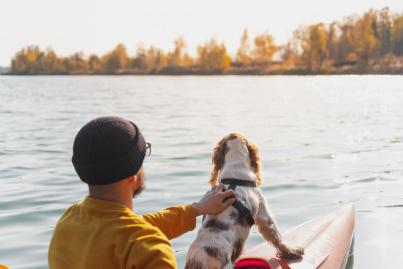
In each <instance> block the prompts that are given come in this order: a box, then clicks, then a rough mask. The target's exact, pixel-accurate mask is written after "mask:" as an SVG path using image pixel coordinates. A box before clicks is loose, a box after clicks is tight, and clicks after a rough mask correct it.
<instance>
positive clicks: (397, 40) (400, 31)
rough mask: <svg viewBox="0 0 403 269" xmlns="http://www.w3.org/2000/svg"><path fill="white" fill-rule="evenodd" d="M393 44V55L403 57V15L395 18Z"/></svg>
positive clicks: (392, 35) (392, 30)
mask: <svg viewBox="0 0 403 269" xmlns="http://www.w3.org/2000/svg"><path fill="white" fill-rule="evenodd" d="M391 43H392V44H391V46H392V50H393V53H394V54H395V55H397V56H403V15H402V16H395V17H394V18H393V24H392V27H391Z"/></svg>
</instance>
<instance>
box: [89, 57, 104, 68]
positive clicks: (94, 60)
mask: <svg viewBox="0 0 403 269" xmlns="http://www.w3.org/2000/svg"><path fill="white" fill-rule="evenodd" d="M88 67H89V69H90V70H91V71H98V72H99V71H101V69H102V65H101V59H99V57H98V56H97V55H95V54H91V55H90V58H89V59H88Z"/></svg>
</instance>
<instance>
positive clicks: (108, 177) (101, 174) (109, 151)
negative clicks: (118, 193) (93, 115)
mask: <svg viewBox="0 0 403 269" xmlns="http://www.w3.org/2000/svg"><path fill="white" fill-rule="evenodd" d="M145 154H146V142H145V140H144V138H143V135H142V134H141V132H140V130H139V128H137V126H136V125H135V124H134V123H132V122H130V121H127V120H125V119H122V118H119V117H101V118H97V119H94V120H92V121H90V122H89V123H87V124H86V125H84V127H83V128H81V130H80V131H79V132H78V134H77V136H76V138H75V140H74V145H73V158H72V162H73V165H74V168H75V169H76V172H77V174H78V176H79V177H80V179H81V180H82V181H84V182H85V183H88V184H90V185H105V184H111V183H115V182H118V181H120V180H123V179H125V178H128V177H130V176H133V175H135V174H137V172H138V171H139V169H140V168H141V165H142V164H143V160H144V157H145Z"/></svg>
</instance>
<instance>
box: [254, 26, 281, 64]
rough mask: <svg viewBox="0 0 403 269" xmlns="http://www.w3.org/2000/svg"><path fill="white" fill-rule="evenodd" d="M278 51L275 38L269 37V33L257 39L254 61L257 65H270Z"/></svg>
mask: <svg viewBox="0 0 403 269" xmlns="http://www.w3.org/2000/svg"><path fill="white" fill-rule="evenodd" d="M277 50H278V47H277V46H276V45H274V38H273V37H272V36H271V35H269V33H268V31H266V32H264V33H263V34H261V35H258V36H256V37H255V50H254V61H255V62H256V63H257V64H263V65H267V64H269V63H270V62H271V60H272V59H273V55H274V54H275V53H276V52H277Z"/></svg>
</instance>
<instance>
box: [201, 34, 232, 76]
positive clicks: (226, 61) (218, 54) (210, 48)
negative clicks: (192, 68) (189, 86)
mask: <svg viewBox="0 0 403 269" xmlns="http://www.w3.org/2000/svg"><path fill="white" fill-rule="evenodd" d="M197 53H198V57H199V58H198V62H199V64H200V65H201V66H203V67H204V68H206V69H216V68H225V67H228V66H230V63H231V58H230V57H229V56H228V55H227V49H226V48H225V45H224V43H222V44H221V45H219V44H218V43H217V40H216V39H215V38H214V37H212V38H211V40H210V41H208V42H206V43H205V45H204V46H203V45H199V46H198V48H197Z"/></svg>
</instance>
